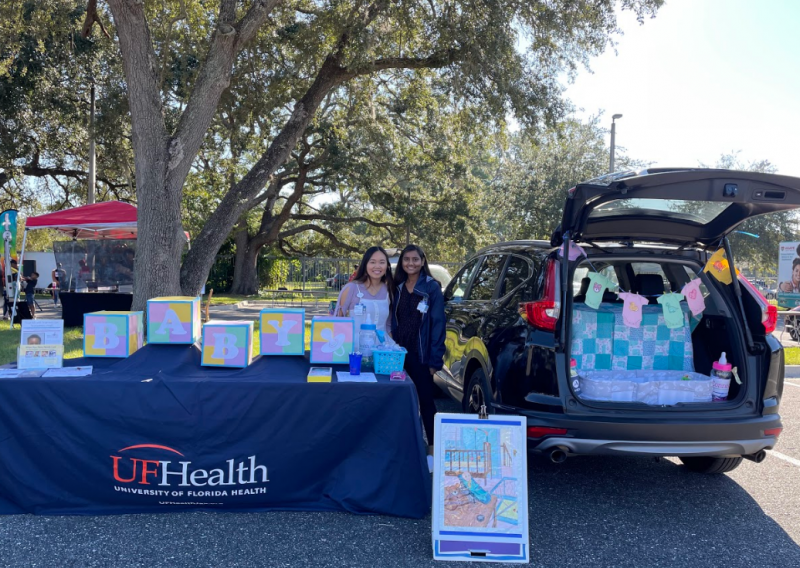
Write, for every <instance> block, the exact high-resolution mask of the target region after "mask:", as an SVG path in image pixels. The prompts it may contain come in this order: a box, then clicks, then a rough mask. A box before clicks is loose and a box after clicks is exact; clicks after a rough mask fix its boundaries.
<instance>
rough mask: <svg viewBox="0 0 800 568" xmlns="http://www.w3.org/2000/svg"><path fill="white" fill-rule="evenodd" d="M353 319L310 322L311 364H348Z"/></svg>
mask: <svg viewBox="0 0 800 568" xmlns="http://www.w3.org/2000/svg"><path fill="white" fill-rule="evenodd" d="M353 327H354V323H353V318H336V317H327V316H325V317H315V318H314V319H313V320H311V363H334V364H340V363H341V364H348V363H349V362H350V353H351V352H352V351H353Z"/></svg>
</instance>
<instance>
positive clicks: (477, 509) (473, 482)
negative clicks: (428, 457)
mask: <svg viewBox="0 0 800 568" xmlns="http://www.w3.org/2000/svg"><path fill="white" fill-rule="evenodd" d="M443 434H444V436H443V439H444V452H443V462H444V463H443V464H442V465H443V469H444V476H445V477H444V495H445V498H444V524H445V525H446V526H450V527H491V528H493V529H495V528H496V529H514V528H515V527H516V526H517V525H518V523H519V520H518V519H519V517H518V508H517V496H518V493H517V476H516V473H515V472H516V470H515V460H516V459H517V454H518V451H517V449H516V447H517V446H516V445H515V444H514V440H513V438H512V435H513V432H512V430H511V429H510V428H502V427H487V428H478V427H473V426H458V425H449V426H447V427H445V428H444V429H443Z"/></svg>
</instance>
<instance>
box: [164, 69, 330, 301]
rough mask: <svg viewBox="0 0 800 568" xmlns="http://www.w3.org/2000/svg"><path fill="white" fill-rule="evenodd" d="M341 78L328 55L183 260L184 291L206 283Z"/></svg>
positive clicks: (191, 290) (193, 291)
mask: <svg viewBox="0 0 800 568" xmlns="http://www.w3.org/2000/svg"><path fill="white" fill-rule="evenodd" d="M342 78H343V71H342V68H341V67H340V66H339V61H338V58H336V57H333V56H329V57H328V58H327V59H326V60H325V63H324V64H323V65H322V67H321V69H320V71H319V74H318V75H317V78H316V79H315V81H314V83H313V84H312V85H311V87H310V88H309V89H308V91H307V92H306V93H305V95H303V97H302V98H301V99H300V100H299V101H297V104H295V106H294V110H293V112H292V116H291V118H289V120H288V122H287V123H286V124H285V125H284V127H283V129H281V131H280V133H279V134H278V135H277V136H276V137H275V138H274V139H273V141H272V143H271V144H270V145H269V148H268V149H267V151H266V153H265V154H264V155H263V156H262V157H261V159H260V160H259V161H258V162H257V163H256V164H255V166H253V168H252V169H251V170H250V171H249V172H248V173H247V175H245V176H244V178H243V179H242V180H241V181H240V182H239V183H238V184H236V186H235V187H233V188H231V190H230V191H229V192H228V193H226V194H225V197H223V198H222V201H221V202H220V204H219V206H217V208H216V210H215V211H214V212H213V213H212V214H211V217H209V219H208V220H207V221H206V223H205V225H204V226H203V230H202V231H201V232H200V234H199V235H198V237H197V239H195V244H194V245H193V246H192V250H190V251H189V254H187V255H186V258H185V259H184V261H183V266H182V267H181V274H180V276H181V288H182V290H183V293H184V294H187V295H195V294H197V292H198V291H199V290H200V288H201V287H202V286H203V282H204V280H205V278H206V275H207V274H208V273H209V271H210V270H211V266H212V265H213V264H214V258H215V256H216V254H217V251H218V250H219V249H220V247H221V246H222V243H224V242H225V239H227V238H228V235H229V234H230V231H231V229H232V228H233V226H234V225H235V223H236V221H237V219H239V217H241V215H242V213H244V212H245V210H246V209H247V206H248V204H249V203H250V201H251V200H252V199H253V198H254V197H255V196H256V195H257V194H258V192H259V191H261V190H262V189H263V188H264V187H265V186H266V185H267V182H268V181H269V179H270V178H271V177H272V175H273V174H274V173H275V170H277V169H278V168H279V167H280V166H281V165H283V163H284V162H286V160H287V159H288V158H289V156H290V154H291V152H292V150H293V149H294V147H295V145H296V144H297V141H298V140H299V139H300V136H301V135H302V134H303V131H304V130H305V129H306V127H307V126H308V125H309V123H310V122H311V119H312V118H313V117H314V113H316V111H317V109H318V108H319V105H320V103H321V102H322V99H323V98H324V97H325V95H326V94H327V93H328V92H329V91H330V90H331V89H332V88H333V87H334V86H336V85H337V84H338V83H339V82H340V81H341V80H342Z"/></svg>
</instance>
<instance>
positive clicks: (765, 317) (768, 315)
mask: <svg viewBox="0 0 800 568" xmlns="http://www.w3.org/2000/svg"><path fill="white" fill-rule="evenodd" d="M739 282H740V283H741V284H744V286H745V287H746V288H747V289H748V290H749V291H750V294H752V295H753V296H755V298H756V300H757V301H758V304H759V306H761V323H762V324H763V325H764V330H765V331H766V332H767V333H768V334H769V333H772V332H773V331H775V328H776V327H777V326H778V308H777V306H773V305H772V304H770V303H769V300H767V299H766V298H765V297H764V294H762V293H761V292H760V291H759V290H758V288H756V287H755V286H753V284H751V283H750V281H749V280H748V279H747V278H745V277H744V276H742V275H741V274H739Z"/></svg>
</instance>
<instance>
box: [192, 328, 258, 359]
mask: <svg viewBox="0 0 800 568" xmlns="http://www.w3.org/2000/svg"><path fill="white" fill-rule="evenodd" d="M252 360H253V322H251V321H223V320H212V321H210V322H208V323H206V324H205V325H204V326H203V357H202V360H201V362H200V363H201V365H205V366H207V367H247V366H248V365H249V364H250V362H251V361H252Z"/></svg>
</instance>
